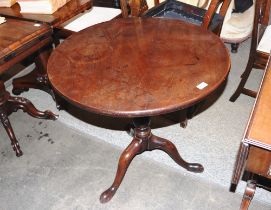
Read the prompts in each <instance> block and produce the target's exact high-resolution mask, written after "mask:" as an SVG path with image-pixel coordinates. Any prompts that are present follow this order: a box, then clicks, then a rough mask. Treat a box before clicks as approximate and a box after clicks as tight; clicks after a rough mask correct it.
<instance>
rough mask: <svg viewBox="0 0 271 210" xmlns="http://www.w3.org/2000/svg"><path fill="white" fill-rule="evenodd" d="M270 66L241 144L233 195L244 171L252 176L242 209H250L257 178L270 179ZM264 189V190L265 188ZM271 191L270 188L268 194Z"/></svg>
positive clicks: (249, 178)
mask: <svg viewBox="0 0 271 210" xmlns="http://www.w3.org/2000/svg"><path fill="white" fill-rule="evenodd" d="M270 94H271V62H270V57H269V62H268V66H267V68H266V69H265V75H264V77H263V80H262V83H261V86H260V91H259V93H258V95H257V98H256V102H255V105H254V107H253V110H252V112H251V115H250V118H249V121H248V124H247V128H246V131H245V135H244V138H243V140H242V142H241V145H240V148H239V152H238V156H237V161H236V164H235V169H234V172H233V177H232V181H231V188H230V191H232V192H234V191H235V190H236V186H237V184H238V182H239V180H240V178H241V175H242V174H243V172H244V171H246V172H249V173H250V176H249V177H248V183H247V187H246V190H245V193H244V197H243V201H242V204H241V209H247V208H248V206H249V204H250V201H251V200H252V198H253V195H254V192H255V190H256V186H259V184H261V185H262V183H259V182H258V180H257V177H258V176H261V177H264V178H266V179H271V134H270V126H271V108H270V104H271V98H270ZM263 187H264V186H263ZM270 189H271V187H270V186H269V190H270Z"/></svg>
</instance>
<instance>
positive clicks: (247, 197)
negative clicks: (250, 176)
mask: <svg viewBox="0 0 271 210" xmlns="http://www.w3.org/2000/svg"><path fill="white" fill-rule="evenodd" d="M255 190H256V182H255V181H254V180H249V181H248V182H247V186H246V189H245V193H244V196H243V200H242V203H241V206H240V210H247V209H248V207H249V205H250V202H251V200H252V199H253V196H254V194H255Z"/></svg>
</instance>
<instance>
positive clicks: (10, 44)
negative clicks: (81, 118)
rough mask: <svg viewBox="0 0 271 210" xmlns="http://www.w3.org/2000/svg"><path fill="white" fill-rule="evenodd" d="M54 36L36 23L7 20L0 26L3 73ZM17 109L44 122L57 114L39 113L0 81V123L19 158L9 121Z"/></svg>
mask: <svg viewBox="0 0 271 210" xmlns="http://www.w3.org/2000/svg"><path fill="white" fill-rule="evenodd" d="M51 33H52V30H51V28H50V27H48V26H47V25H39V26H38V27H37V26H34V23H33V22H27V21H18V20H15V19H9V18H7V21H6V22H5V23H3V24H1V25H0V74H2V73H5V72H7V71H8V70H9V68H10V67H11V66H12V65H14V64H16V63H18V62H20V61H22V60H23V59H24V58H26V57H27V56H29V55H31V54H33V53H35V52H37V51H38V50H39V49H40V48H42V47H44V46H46V45H48V44H51V43H52V38H51ZM18 109H22V110H23V111H24V112H27V113H28V114H29V115H31V116H33V117H36V118H41V119H53V120H55V119H56V115H54V114H53V113H52V112H51V111H45V112H41V111H39V110H37V109H36V108H35V107H34V105H33V104H32V103H31V102H30V101H29V100H27V99H25V98H22V97H13V96H10V94H9V93H8V92H7V91H6V90H5V86H4V81H1V80H0V120H1V122H2V123H3V126H4V128H5V129H6V131H7V134H8V136H9V137H10V140H11V145H12V148H13V150H14V151H15V153H16V156H18V157H19V156H21V155H22V154H23V153H22V151H21V149H20V146H19V143H18V141H17V139H16V136H15V134H14V131H13V129H12V127H11V124H10V122H9V119H8V116H9V115H10V114H11V113H12V112H16V111H17V110H18Z"/></svg>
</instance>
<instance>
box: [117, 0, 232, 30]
mask: <svg viewBox="0 0 271 210" xmlns="http://www.w3.org/2000/svg"><path fill="white" fill-rule="evenodd" d="M230 2H231V0H212V1H211V2H210V4H209V6H208V9H207V10H205V9H203V8H199V7H196V6H193V5H190V4H186V3H183V2H180V1H176V0H166V1H164V2H162V3H159V0H154V5H155V6H154V7H152V8H151V9H149V10H148V11H146V10H147V3H146V1H145V0H131V1H128V5H127V3H126V0H121V8H122V11H123V17H128V16H129V14H130V16H144V17H160V18H169V19H179V20H183V21H186V22H190V23H192V24H196V25H201V26H202V27H204V28H209V29H210V30H212V31H213V32H215V33H216V34H218V35H219V34H220V31H221V27H222V23H223V20H224V17H225V15H226V12H227V9H228V7H229V4H230ZM219 7H220V9H219V13H216V11H217V9H218V8H219ZM129 11H130V13H129Z"/></svg>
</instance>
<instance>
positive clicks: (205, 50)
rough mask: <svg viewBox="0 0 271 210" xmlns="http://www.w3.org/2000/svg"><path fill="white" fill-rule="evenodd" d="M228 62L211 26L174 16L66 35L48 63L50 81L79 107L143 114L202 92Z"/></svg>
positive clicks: (171, 107)
mask: <svg viewBox="0 0 271 210" xmlns="http://www.w3.org/2000/svg"><path fill="white" fill-rule="evenodd" d="M229 69H230V58H229V54H228V50H227V49H226V47H225V46H224V44H223V42H222V41H221V40H220V39H219V37H217V36H216V35H214V34H213V33H212V32H209V31H207V30H205V29H203V28H201V27H199V26H195V25H192V24H189V23H185V22H182V21H179V20H165V19H160V18H142V19H141V18H126V19H122V18H121V19H115V20H112V21H109V22H105V23H101V24H97V25H94V26H92V27H90V28H87V29H85V30H83V31H81V32H79V33H77V34H74V35H72V36H71V37H69V38H68V39H66V40H65V41H64V42H63V43H62V44H60V45H59V46H58V47H57V48H56V49H55V50H54V51H53V53H52V55H51V56H50V58H49V61H48V69H47V71H48V77H49V80H50V82H51V84H52V86H53V88H54V89H55V90H56V91H57V92H58V93H59V94H60V95H62V96H63V97H64V98H66V99H67V100H68V101H69V102H71V103H73V104H75V105H77V106H79V107H80V108H83V109H86V110H88V111H91V112H95V113H98V114H105V115H110V116H119V117H144V116H153V115H159V114H164V113H169V112H173V111H176V110H179V109H183V108H186V107H188V106H191V105H193V104H195V103H196V102H198V101H200V100H202V99H204V98H205V97H206V96H207V95H209V94H210V93H211V92H213V91H214V90H216V89H217V88H218V87H219V85H220V84H222V82H223V81H224V80H225V79H226V78H227V75H228V73H229ZM204 84H207V86H206V85H204ZM204 86H206V87H204Z"/></svg>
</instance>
